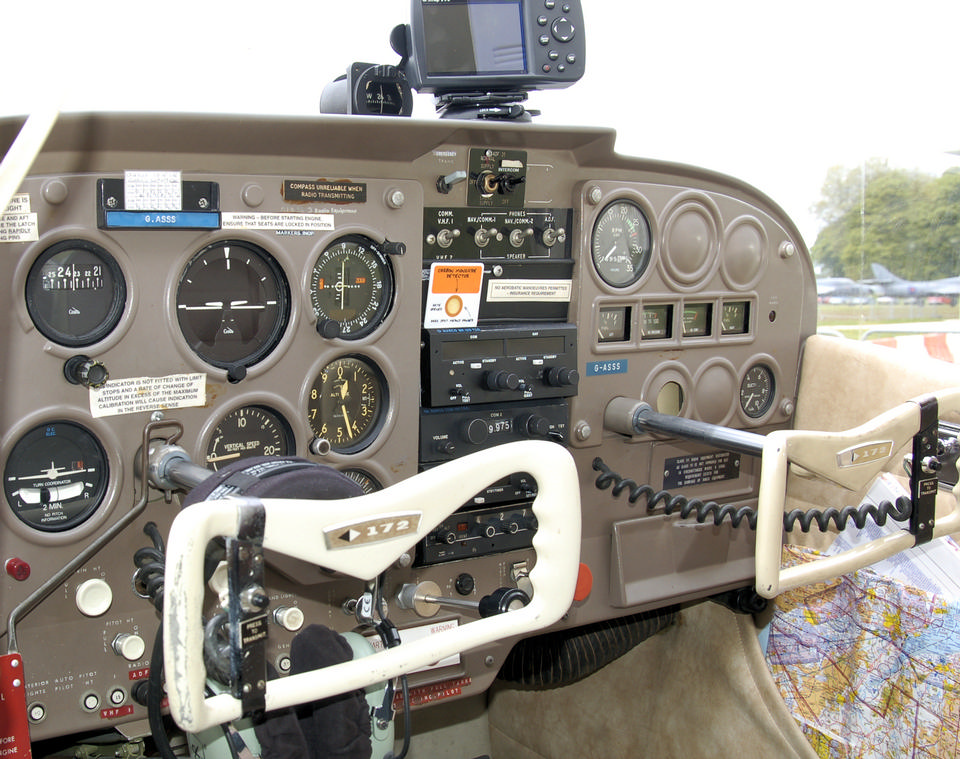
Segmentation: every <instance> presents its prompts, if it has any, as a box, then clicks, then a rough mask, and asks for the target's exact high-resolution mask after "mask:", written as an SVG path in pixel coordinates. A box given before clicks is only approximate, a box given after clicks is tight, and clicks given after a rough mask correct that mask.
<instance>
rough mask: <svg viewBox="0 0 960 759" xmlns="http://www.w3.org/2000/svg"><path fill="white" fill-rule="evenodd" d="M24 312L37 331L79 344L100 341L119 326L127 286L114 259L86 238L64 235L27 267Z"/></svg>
mask: <svg viewBox="0 0 960 759" xmlns="http://www.w3.org/2000/svg"><path fill="white" fill-rule="evenodd" d="M25 295H26V301H27V311H28V312H29V314H30V318H31V319H32V320H33V323H34V325H36V328H37V329H38V330H39V331H40V333H41V334H42V335H43V336H44V337H46V338H48V339H50V340H53V342H55V343H59V344H60V345H66V346H68V347H71V348H77V347H80V346H83V345H92V344H93V343H95V342H97V341H99V340H102V339H103V338H105V337H106V336H107V335H109V334H110V332H112V331H113V328H114V327H116V326H117V323H118V322H119V321H120V317H121V316H122V315H123V307H124V304H125V303H126V299H127V285H126V281H125V280H124V278H123V272H122V271H121V270H120V265H119V264H118V263H117V261H116V259H114V257H113V256H111V255H110V254H109V253H108V252H107V251H106V250H104V249H103V248H102V247H100V246H99V245H97V244H96V243H92V242H90V241H88V240H64V241H62V242H58V243H56V244H55V245H51V246H50V247H49V248H47V249H46V250H44V251H43V253H41V254H40V255H39V256H38V257H37V260H36V261H34V262H33V266H31V267H30V272H29V273H28V274H27V284H26V293H25Z"/></svg>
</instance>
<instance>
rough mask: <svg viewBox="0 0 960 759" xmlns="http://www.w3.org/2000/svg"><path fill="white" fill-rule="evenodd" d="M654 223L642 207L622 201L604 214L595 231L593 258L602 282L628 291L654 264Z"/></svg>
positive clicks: (592, 246)
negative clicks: (652, 224) (651, 223)
mask: <svg viewBox="0 0 960 759" xmlns="http://www.w3.org/2000/svg"><path fill="white" fill-rule="evenodd" d="M652 249H653V242H652V237H651V234H650V223H649V222H648V221H647V217H646V216H645V215H644V213H643V211H642V210H641V208H640V206H638V205H637V204H636V203H633V202H631V201H629V200H618V201H615V202H613V203H611V204H610V205H608V206H607V207H606V208H604V209H603V211H601V212H600V216H599V218H598V219H597V223H596V224H595V225H594V227H593V239H592V240H591V254H592V257H593V265H594V266H595V267H596V270H597V274H599V275H600V278H601V279H602V280H603V281H604V282H606V283H607V284H608V285H610V286H611V287H628V286H630V285H632V284H633V283H634V282H636V281H637V280H638V279H640V277H642V276H643V273H644V272H645V271H646V269H647V265H648V264H649V263H650V253H651V251H652Z"/></svg>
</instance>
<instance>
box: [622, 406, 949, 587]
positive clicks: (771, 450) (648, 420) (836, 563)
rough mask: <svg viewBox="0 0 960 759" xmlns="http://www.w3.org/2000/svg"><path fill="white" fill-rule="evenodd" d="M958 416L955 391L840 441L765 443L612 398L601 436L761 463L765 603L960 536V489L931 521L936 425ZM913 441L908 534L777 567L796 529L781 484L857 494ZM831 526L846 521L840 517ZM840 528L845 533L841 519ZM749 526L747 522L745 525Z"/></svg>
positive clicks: (804, 437) (760, 560) (837, 436)
mask: <svg viewBox="0 0 960 759" xmlns="http://www.w3.org/2000/svg"><path fill="white" fill-rule="evenodd" d="M958 411H960V388H953V389H950V390H942V391H940V392H938V393H937V394H935V395H930V396H924V397H921V398H915V399H913V400H911V401H907V402H906V403H903V404H901V405H900V406H897V407H896V408H893V409H891V410H889V411H887V412H885V413H883V414H880V415H879V416H876V417H874V418H873V419H872V420H870V421H869V422H866V423H865V424H862V425H860V426H859V427H855V428H853V429H850V430H846V431H844V432H822V431H813V430H777V431H774V432H771V433H770V434H768V435H766V436H763V435H757V434H755V433H751V432H743V431H741V430H735V429H729V428H726V427H721V426H718V425H714V424H708V423H705V422H698V421H694V420H690V419H684V418H682V417H677V416H671V415H668V414H660V413H657V412H655V411H653V409H652V408H651V407H650V406H649V405H648V404H646V403H643V402H641V401H637V400H633V399H630V398H615V399H614V400H613V401H611V402H610V404H609V405H608V406H607V409H606V411H605V412H604V426H605V427H606V428H607V429H609V430H612V431H614V432H620V433H622V434H625V435H642V434H649V433H662V434H667V435H672V436H674V437H682V438H686V439H690V440H696V441H698V442H702V443H706V444H708V445H713V446H716V447H719V448H723V449H726V450H731V451H738V452H741V453H745V454H747V455H750V456H760V457H762V462H761V467H760V491H759V503H758V508H757V512H756V514H755V517H756V520H755V524H756V530H757V542H756V589H757V593H759V594H760V595H761V596H763V597H764V598H775V597H776V596H777V595H778V594H780V593H782V592H784V591H786V590H790V589H792V588H796V587H798V586H800V585H805V584H808V583H811V582H817V581H820V580H826V579H829V578H831V577H836V576H839V575H842V574H845V573H847V572H851V571H853V570H854V569H858V568H860V567H864V566H868V565H870V564H873V563H875V562H877V561H880V560H882V559H885V558H887V557H889V556H892V555H893V554H895V553H897V552H899V551H903V550H905V549H907V548H911V547H913V546H915V545H919V544H921V543H925V542H927V541H929V540H931V539H933V538H934V537H940V536H943V535H949V534H950V533H953V532H957V531H958V530H960V484H958V485H957V486H956V487H955V488H954V489H953V496H954V503H953V507H952V509H951V510H950V512H949V513H948V514H947V515H945V516H943V517H941V518H939V519H937V518H936V497H937V492H938V489H939V480H938V477H937V471H938V470H939V468H940V463H939V460H938V459H937V456H938V450H937V445H938V440H939V439H938V434H937V430H938V424H939V416H940V414H941V413H955V412H958ZM911 440H912V446H913V447H912V462H911V466H910V470H911V477H910V484H911V493H910V499H909V503H908V504H907V512H909V519H910V527H909V531H906V530H905V531H903V532H899V533H896V534H893V535H888V536H886V537H882V538H877V539H875V540H872V541H870V542H869V543H866V544H864V545H862V546H859V547H857V548H852V549H849V550H847V551H844V552H842V553H839V554H836V555H834V556H831V557H828V558H821V559H818V560H816V561H812V562H808V563H805V564H800V565H797V566H793V567H788V568H785V567H781V565H780V560H781V553H782V546H783V533H784V529H785V523H787V524H788V525H789V526H788V527H787V529H791V528H792V525H794V524H796V523H797V521H798V520H797V519H795V516H796V514H795V513H791V514H790V515H788V518H786V519H785V517H784V512H785V502H786V496H787V475H788V474H789V473H790V471H791V467H792V468H793V469H792V470H793V471H794V473H796V474H797V475H799V476H803V477H805V478H810V477H819V478H822V479H824V480H827V481H829V482H832V483H834V484H836V485H839V486H841V487H843V488H846V489H848V490H851V491H855V492H862V491H863V490H865V489H866V487H867V486H868V485H869V484H870V483H871V482H872V480H873V479H874V478H875V477H876V476H877V475H878V474H880V472H882V471H884V469H886V468H887V466H888V464H889V462H890V459H891V458H892V457H893V456H895V455H897V454H898V453H899V452H900V451H901V450H902V449H903V447H904V446H906V445H908V444H910V443H911ZM830 511H831V510H827V511H825V512H822V513H819V512H818V514H817V515H818V516H822V517H827V518H825V519H823V522H824V523H826V522H827V521H829V517H830ZM845 511H860V509H849V510H845ZM706 513H707V512H706V511H704V514H706ZM808 516H809V515H808ZM837 516H843V515H841V514H840V513H839V512H837ZM738 521H739V519H738ZM841 522H842V523H845V522H846V518H843V519H842V520H841ZM753 523H754V522H752V521H751V525H752V524H753ZM807 524H809V522H807ZM881 524H882V522H881ZM804 529H807V528H806V527H804ZM824 529H825V528H824Z"/></svg>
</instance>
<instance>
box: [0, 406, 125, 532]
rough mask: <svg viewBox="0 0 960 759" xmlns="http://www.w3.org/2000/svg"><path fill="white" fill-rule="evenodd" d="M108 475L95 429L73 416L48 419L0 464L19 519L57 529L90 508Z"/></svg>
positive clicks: (78, 520)
mask: <svg viewBox="0 0 960 759" xmlns="http://www.w3.org/2000/svg"><path fill="white" fill-rule="evenodd" d="M109 480H110V466H109V464H108V462H107V454H106V452H105V451H104V450H103V446H102V445H100V442H99V441H98V440H97V438H96V437H95V436H94V434H93V433H92V432H90V430H88V429H87V428H86V427H83V426H82V425H79V424H75V423H74V422H67V421H51V422H47V423H46V424H41V425H38V426H37V427H34V428H33V429H31V430H30V431H29V432H27V433H26V434H25V435H24V436H23V437H21V438H20V439H19V440H18V441H17V442H16V443H15V444H14V446H13V448H12V449H11V450H10V455H9V456H8V457H7V463H6V465H5V466H4V469H3V493H4V495H5V496H6V499H7V505H8V506H9V507H10V508H11V509H12V510H13V513H14V514H15V515H16V517H17V518H18V519H19V520H20V521H21V522H24V523H25V524H27V525H28V526H30V527H32V528H33V529H35V530H39V531H41V532H61V531H63V530H69V529H70V528H71V527H76V526H77V525H79V524H81V523H82V522H84V521H86V520H87V519H89V518H90V517H91V516H92V515H93V514H94V512H95V511H96V510H97V508H99V506H100V504H101V503H103V499H104V496H105V494H106V492H107V483H108V482H109Z"/></svg>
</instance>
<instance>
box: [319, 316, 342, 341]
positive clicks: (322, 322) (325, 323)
mask: <svg viewBox="0 0 960 759" xmlns="http://www.w3.org/2000/svg"><path fill="white" fill-rule="evenodd" d="M317 334H318V335H320V337H322V338H324V339H326V340H335V339H336V338H338V337H340V322H338V321H335V320H333V319H318V320H317Z"/></svg>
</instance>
